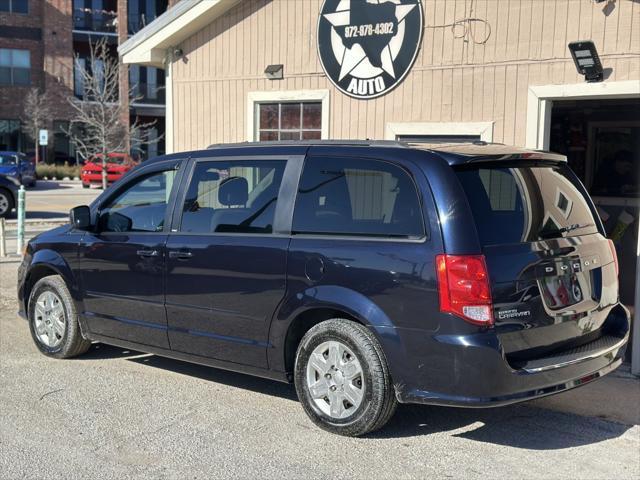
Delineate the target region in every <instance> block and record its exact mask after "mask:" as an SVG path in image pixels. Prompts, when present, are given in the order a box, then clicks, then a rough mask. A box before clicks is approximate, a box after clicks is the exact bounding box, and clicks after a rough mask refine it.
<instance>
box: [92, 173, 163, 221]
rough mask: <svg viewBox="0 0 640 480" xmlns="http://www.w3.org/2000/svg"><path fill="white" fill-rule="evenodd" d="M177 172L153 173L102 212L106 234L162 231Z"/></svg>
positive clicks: (101, 216)
mask: <svg viewBox="0 0 640 480" xmlns="http://www.w3.org/2000/svg"><path fill="white" fill-rule="evenodd" d="M174 177H175V170H169V171H165V172H157V173H153V174H151V175H149V176H147V177H144V178H143V179H141V180H140V181H138V182H136V183H135V184H134V185H132V186H130V187H129V188H127V189H126V190H125V191H124V192H122V193H121V194H120V195H118V197H117V198H116V199H115V200H113V201H111V202H110V204H109V206H108V207H107V208H104V209H103V210H102V213H101V215H100V219H99V222H98V224H99V229H100V231H103V232H160V231H162V229H163V228H164V216H165V211H166V209H167V200H168V198H169V193H170V192H171V187H172V186H173V179H174Z"/></svg>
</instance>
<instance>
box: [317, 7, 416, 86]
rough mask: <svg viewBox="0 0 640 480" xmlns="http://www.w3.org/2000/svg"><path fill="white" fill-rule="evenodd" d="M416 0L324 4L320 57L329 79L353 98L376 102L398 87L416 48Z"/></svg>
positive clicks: (321, 21)
mask: <svg viewBox="0 0 640 480" xmlns="http://www.w3.org/2000/svg"><path fill="white" fill-rule="evenodd" d="M422 29H423V12H422V5H421V1H420V0H325V2H324V4H323V5H322V10H321V11H320V18H319V20H318V54H319V56H320V62H321V63H322V67H323V69H324V71H325V72H326V74H327V76H328V77H329V79H330V80H331V81H332V82H333V84H334V85H335V86H336V87H338V88H339V89H340V90H341V91H342V92H344V93H346V94H347V95H350V96H352V97H355V98H375V97H379V96H380V95H384V94H385V93H387V92H388V91H390V90H391V89H393V88H394V87H395V86H397V85H398V84H399V83H400V82H401V81H402V79H403V78H404V77H405V75H406V74H407V73H408V72H409V70H410V68H411V66H412V65H413V62H414V61H415V58H416V55H417V53H418V50H419V48H420V41H421V39H422Z"/></svg>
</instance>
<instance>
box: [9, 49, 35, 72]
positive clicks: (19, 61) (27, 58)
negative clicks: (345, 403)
mask: <svg viewBox="0 0 640 480" xmlns="http://www.w3.org/2000/svg"><path fill="white" fill-rule="evenodd" d="M11 53H12V64H13V66H14V67H18V68H31V55H30V53H29V50H12V52H11Z"/></svg>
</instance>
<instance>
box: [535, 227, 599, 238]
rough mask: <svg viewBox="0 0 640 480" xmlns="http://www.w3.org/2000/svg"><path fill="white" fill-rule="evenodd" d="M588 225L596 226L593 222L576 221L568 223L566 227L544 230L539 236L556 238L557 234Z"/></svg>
mask: <svg viewBox="0 0 640 480" xmlns="http://www.w3.org/2000/svg"><path fill="white" fill-rule="evenodd" d="M587 227H595V224H593V223H574V224H573V225H567V226H566V227H561V228H558V229H555V230H550V231H547V232H542V233H540V234H539V235H538V236H539V237H540V238H542V239H545V238H554V236H555V235H562V234H563V233H568V232H572V231H573V230H578V229H580V228H587Z"/></svg>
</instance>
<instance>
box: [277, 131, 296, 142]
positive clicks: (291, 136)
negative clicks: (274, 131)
mask: <svg viewBox="0 0 640 480" xmlns="http://www.w3.org/2000/svg"><path fill="white" fill-rule="evenodd" d="M280 140H300V132H299V131H298V132H280Z"/></svg>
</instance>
